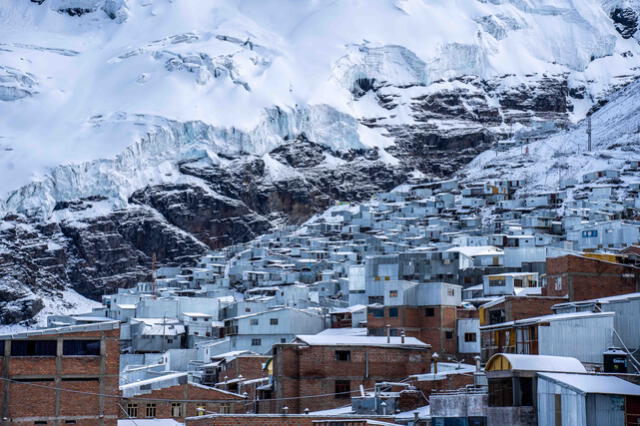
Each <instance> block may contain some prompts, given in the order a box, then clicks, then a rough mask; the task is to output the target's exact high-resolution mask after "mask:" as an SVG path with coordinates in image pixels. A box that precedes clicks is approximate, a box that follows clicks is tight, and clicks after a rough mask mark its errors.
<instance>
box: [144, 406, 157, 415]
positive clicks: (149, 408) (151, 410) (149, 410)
mask: <svg viewBox="0 0 640 426" xmlns="http://www.w3.org/2000/svg"><path fill="white" fill-rule="evenodd" d="M145 416H146V417H155V416H156V404H147V409H146V411H145Z"/></svg>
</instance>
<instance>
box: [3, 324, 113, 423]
mask: <svg viewBox="0 0 640 426" xmlns="http://www.w3.org/2000/svg"><path fill="white" fill-rule="evenodd" d="M119 337H120V332H119V330H118V329H111V330H97V331H82V332H67V333H57V334H42V335H33V336H28V337H26V338H21V339H20V340H21V341H25V340H28V341H33V340H55V341H56V346H57V348H56V353H57V355H56V356H11V355H10V354H11V349H10V348H11V345H12V342H11V341H10V340H7V341H2V342H0V344H4V346H5V356H4V357H0V359H2V362H1V363H0V368H1V371H0V374H2V377H4V378H8V379H11V380H14V381H16V382H4V383H3V384H0V413H1V415H2V417H7V418H11V419H12V424H29V425H33V424H34V421H38V420H45V421H48V422H49V423H53V422H56V421H60V422H61V423H64V422H65V421H67V420H75V421H76V424H78V425H82V424H87V425H89V424H90V425H115V424H116V422H117V417H118V411H119V408H118V405H117V402H118V399H117V396H118V395H119V390H118V375H119V362H120V346H119ZM68 339H73V340H82V339H89V340H100V341H101V355H100V356H65V355H63V354H62V349H63V341H64V340H68ZM87 393H92V394H87ZM96 394H105V395H113V396H114V397H113V398H110V397H106V396H100V395H96Z"/></svg>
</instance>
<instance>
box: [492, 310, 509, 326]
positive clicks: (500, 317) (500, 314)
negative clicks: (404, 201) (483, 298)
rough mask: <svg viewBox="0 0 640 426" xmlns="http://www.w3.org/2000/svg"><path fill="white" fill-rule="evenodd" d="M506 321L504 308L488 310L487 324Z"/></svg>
mask: <svg viewBox="0 0 640 426" xmlns="http://www.w3.org/2000/svg"><path fill="white" fill-rule="evenodd" d="M505 321H506V316H505V313H504V309H494V310H493V311H489V324H499V323H501V322H505Z"/></svg>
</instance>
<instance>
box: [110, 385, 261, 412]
mask: <svg viewBox="0 0 640 426" xmlns="http://www.w3.org/2000/svg"><path fill="white" fill-rule="evenodd" d="M120 389H121V391H122V401H121V403H120V404H121V406H122V409H123V410H124V411H125V412H126V415H125V413H124V412H123V413H122V414H123V417H125V418H133V419H136V418H141V419H144V418H160V419H169V418H172V419H176V420H183V419H184V418H186V417H190V416H197V415H201V414H205V413H245V412H246V411H249V410H250V409H251V408H252V404H251V403H250V402H249V401H248V400H247V398H245V397H243V396H242V395H238V394H235V393H232V392H227V391H224V390H222V389H216V388H212V387H208V386H203V385H200V384H196V383H190V382H188V374H187V373H174V374H168V375H166V376H160V377H156V378H153V379H148V380H142V381H139V382H135V383H131V384H129V385H123V386H121V387H120Z"/></svg>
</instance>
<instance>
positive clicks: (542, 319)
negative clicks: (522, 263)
mask: <svg viewBox="0 0 640 426" xmlns="http://www.w3.org/2000/svg"><path fill="white" fill-rule="evenodd" d="M489 303H492V302H489ZM489 303H486V304H484V305H482V307H487V305H489ZM614 315H615V313H614V312H599V313H598V312H569V313H565V314H551V315H542V316H539V317H531V318H523V319H520V320H515V321H507V322H501V323H498V324H489V325H483V326H480V329H481V330H488V329H494V328H502V327H513V326H518V325H530V324H541V323H548V322H552V321H569V320H575V319H585V318H600V317H613V316H614Z"/></svg>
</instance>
